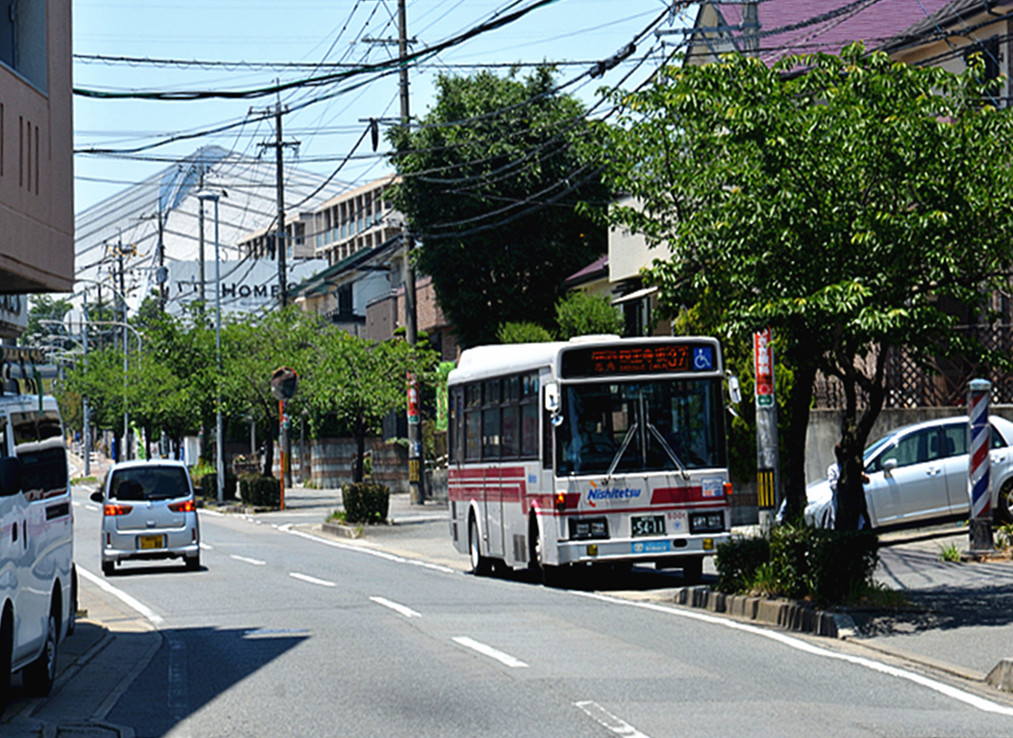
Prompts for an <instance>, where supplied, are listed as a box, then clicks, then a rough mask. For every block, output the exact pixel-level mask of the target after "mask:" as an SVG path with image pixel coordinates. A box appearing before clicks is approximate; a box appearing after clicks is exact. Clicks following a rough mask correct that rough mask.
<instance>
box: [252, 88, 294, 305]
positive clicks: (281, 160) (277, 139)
mask: <svg viewBox="0 0 1013 738" xmlns="http://www.w3.org/2000/svg"><path fill="white" fill-rule="evenodd" d="M251 112H253V111H252V110H251ZM264 112H268V111H264ZM286 112H288V111H287V109H286V108H284V107H283V106H282V104H281V101H278V103H276V104H275V106H274V142H273V143H262V144H260V147H261V148H273V149H274V163H275V196H276V198H277V200H278V215H277V221H278V230H277V236H276V237H275V250H276V252H277V255H278V307H280V308H284V307H285V306H286V305H288V281H287V275H286V269H285V257H286V253H285V252H286V250H287V245H288V238H287V236H286V235H285V152H284V149H285V147H286V146H293V147H296V146H298V145H299V142H298V141H284V140H282V128H281V116H282V114H283V113H286Z"/></svg>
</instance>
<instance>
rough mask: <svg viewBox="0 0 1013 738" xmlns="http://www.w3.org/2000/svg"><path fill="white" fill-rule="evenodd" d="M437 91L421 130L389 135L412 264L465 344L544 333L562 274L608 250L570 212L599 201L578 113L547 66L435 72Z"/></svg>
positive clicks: (395, 196)
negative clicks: (522, 75)
mask: <svg viewBox="0 0 1013 738" xmlns="http://www.w3.org/2000/svg"><path fill="white" fill-rule="evenodd" d="M437 88H438V94H437V102H436V105H435V106H434V107H433V108H432V109H431V110H430V112H429V114H428V115H426V117H425V118H424V119H423V120H422V122H421V125H420V126H418V127H417V128H416V129H414V130H412V131H411V132H407V131H405V130H404V129H400V128H399V129H395V130H394V131H392V133H391V139H392V142H393V144H394V147H395V149H396V153H395V154H394V156H393V163H394V166H395V167H396V169H397V172H398V174H399V175H400V177H401V182H400V183H399V184H398V185H397V186H396V187H394V189H393V192H392V195H391V197H392V201H393V204H394V206H395V207H396V208H397V209H398V210H400V211H401V212H402V213H404V214H405V216H406V217H407V219H408V224H409V226H410V228H411V230H412V233H413V234H414V235H415V237H416V238H418V239H419V240H420V241H421V247H420V248H419V249H418V250H417V251H416V255H417V260H416V263H417V266H418V267H419V269H421V271H423V272H424V273H426V274H429V275H431V276H432V279H433V286H434V288H435V291H436V297H437V300H438V301H439V304H440V307H441V308H442V309H443V312H444V314H445V315H446V316H447V318H448V319H449V321H450V322H451V324H452V325H453V326H454V329H455V331H456V333H457V335H458V338H459V339H460V341H461V342H462V344H463V345H465V346H471V345H475V344H478V343H491V342H494V338H495V333H496V330H497V328H498V326H500V325H501V324H503V323H506V322H520V321H528V322H535V323H538V324H540V325H543V326H546V327H548V326H550V325H551V324H552V319H553V306H554V304H555V302H556V300H557V298H558V297H560V296H561V295H562V294H563V287H562V282H563V279H564V278H565V277H567V276H568V275H570V274H572V273H574V272H576V271H577V270H579V269H580V268H582V267H583V266H585V265H586V264H587V263H588V262H590V261H592V260H593V259H594V258H595V257H596V256H598V255H600V254H602V253H604V250H605V235H604V233H603V232H602V229H600V228H596V227H595V226H594V225H593V224H592V222H591V220H590V218H589V217H587V216H585V215H582V214H579V213H578V211H577V204H578V203H580V202H582V201H584V202H588V203H597V204H598V205H599V206H600V205H602V204H603V203H604V202H605V200H606V191H605V189H604V187H603V186H602V184H601V183H600V178H599V176H598V169H599V167H600V164H599V163H598V161H597V159H595V158H594V155H593V153H592V149H591V147H590V146H589V145H588V136H587V133H588V124H587V123H586V122H585V120H584V118H583V113H584V110H583V108H582V106H581V104H580V103H579V102H578V101H577V100H575V99H574V98H572V97H570V96H568V95H563V94H560V93H559V92H558V91H556V90H555V89H554V88H553V80H552V74H551V72H550V71H547V70H545V69H541V70H538V71H536V72H534V73H532V75H531V76H529V77H527V78H526V79H524V80H523V81H520V80H517V79H514V78H512V77H510V78H501V77H497V76H495V75H493V74H491V73H489V72H480V73H477V74H475V75H473V76H468V77H451V76H446V75H442V76H440V78H439V80H438V81H437Z"/></svg>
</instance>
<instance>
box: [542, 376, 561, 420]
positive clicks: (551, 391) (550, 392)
mask: <svg viewBox="0 0 1013 738" xmlns="http://www.w3.org/2000/svg"><path fill="white" fill-rule="evenodd" d="M545 409H546V410H548V411H549V412H550V413H552V414H553V415H555V414H557V413H558V412H559V385H558V384H555V383H553V382H550V383H549V384H547V385H545Z"/></svg>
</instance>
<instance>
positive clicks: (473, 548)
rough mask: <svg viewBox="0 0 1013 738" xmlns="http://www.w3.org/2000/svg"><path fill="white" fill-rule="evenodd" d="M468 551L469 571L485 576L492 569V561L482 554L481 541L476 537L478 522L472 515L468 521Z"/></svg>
mask: <svg viewBox="0 0 1013 738" xmlns="http://www.w3.org/2000/svg"><path fill="white" fill-rule="evenodd" d="M468 553H469V555H470V556H471V573H472V574H475V575H476V576H483V577H484V576H486V575H487V574H489V572H490V571H492V562H491V561H489V559H488V558H486V557H485V556H483V555H482V541H481V540H479V537H478V523H476V522H475V518H474V517H472V518H471V519H470V520H469V521H468Z"/></svg>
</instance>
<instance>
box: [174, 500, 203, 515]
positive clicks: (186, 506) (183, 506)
mask: <svg viewBox="0 0 1013 738" xmlns="http://www.w3.org/2000/svg"><path fill="white" fill-rule="evenodd" d="M169 509H170V510H172V511H173V512H181V513H188V512H193V511H194V510H196V509H197V505H196V503H194V501H193V500H184V501H183V502H173V503H172V504H171V505H169Z"/></svg>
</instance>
